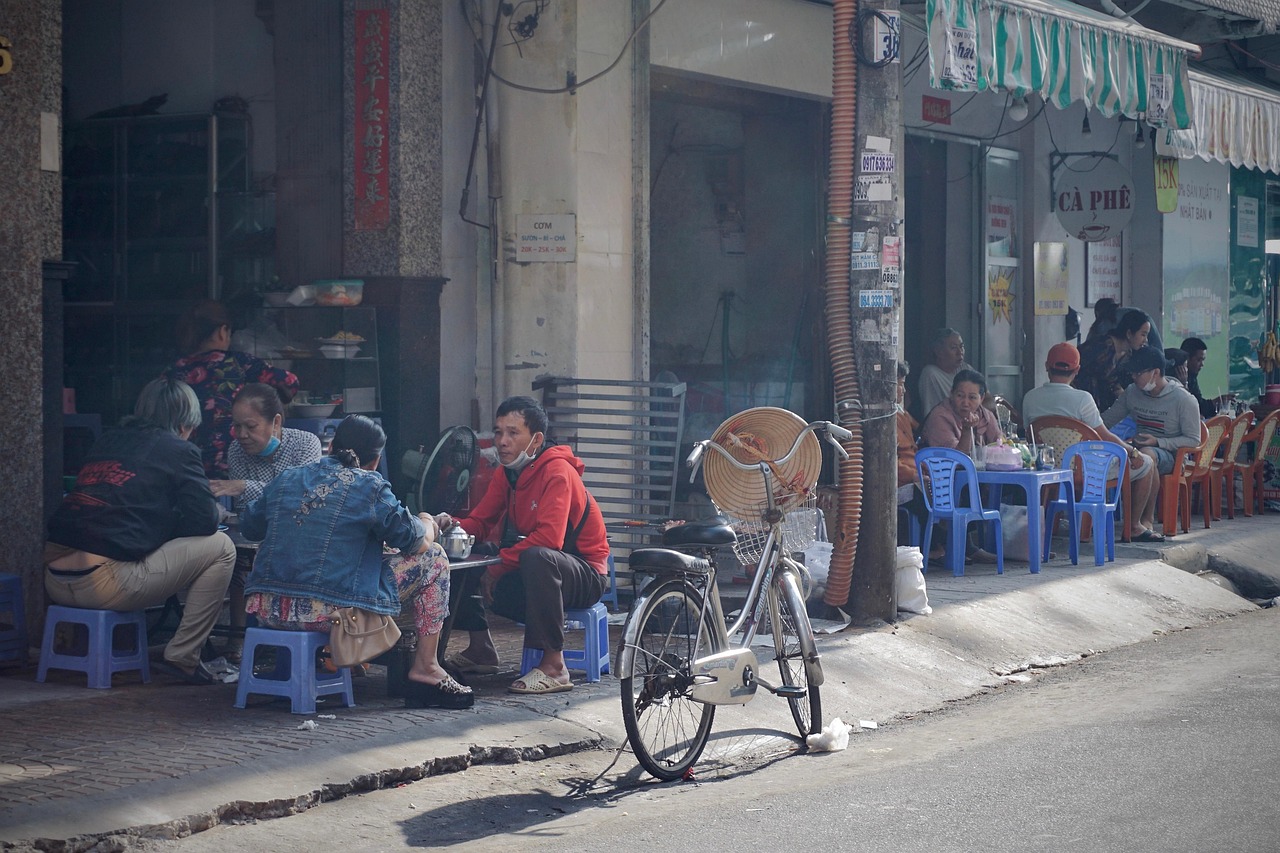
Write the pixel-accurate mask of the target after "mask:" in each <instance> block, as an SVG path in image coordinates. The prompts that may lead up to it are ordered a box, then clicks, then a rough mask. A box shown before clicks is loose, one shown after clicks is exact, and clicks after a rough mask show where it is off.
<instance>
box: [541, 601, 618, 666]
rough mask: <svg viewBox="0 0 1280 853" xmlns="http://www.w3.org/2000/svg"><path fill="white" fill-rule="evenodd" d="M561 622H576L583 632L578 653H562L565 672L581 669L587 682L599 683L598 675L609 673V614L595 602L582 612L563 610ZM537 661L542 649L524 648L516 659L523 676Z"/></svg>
mask: <svg viewBox="0 0 1280 853" xmlns="http://www.w3.org/2000/svg"><path fill="white" fill-rule="evenodd" d="M564 621H565V622H566V623H568V622H577V623H578V624H580V625H582V627H583V628H584V629H586V630H585V632H584V636H583V640H582V649H581V651H579V650H577V649H565V650H564V662H565V665H566V666H568V667H569V669H579V670H585V671H586V673H587V681H591V682H595V681H599V680H600V673H602V672H608V671H609V611H608V610H607V609H605V606H604V605H603V604H601V603H599V602H596V603H595V604H593V605H591V606H590V607H588V608H587V609H585V610H566V611H565V612H564ZM541 662H542V649H525V650H524V655H523V656H522V657H521V659H520V673H521V674H522V675H523V674H524V673H526V672H528V671H529V670H531V669H533V668H534V667H535V666H537V665H538V664H539V663H541ZM575 664H576V666H575Z"/></svg>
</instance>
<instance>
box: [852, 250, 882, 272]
mask: <svg viewBox="0 0 1280 853" xmlns="http://www.w3.org/2000/svg"><path fill="white" fill-rule="evenodd" d="M849 269H851V270H878V269H880V256H879V255H878V254H876V253H875V252H854V253H853V254H852V255H850V257H849Z"/></svg>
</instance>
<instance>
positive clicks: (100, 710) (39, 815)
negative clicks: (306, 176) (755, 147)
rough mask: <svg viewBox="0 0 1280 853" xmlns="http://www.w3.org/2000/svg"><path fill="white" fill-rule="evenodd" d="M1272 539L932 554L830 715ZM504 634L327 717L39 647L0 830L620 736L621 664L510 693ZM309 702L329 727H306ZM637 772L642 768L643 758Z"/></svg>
mask: <svg viewBox="0 0 1280 853" xmlns="http://www.w3.org/2000/svg"><path fill="white" fill-rule="evenodd" d="M1278 546H1280V516H1276V515H1268V516H1264V517H1255V518H1251V519H1242V518H1241V519H1236V520H1234V521H1227V520H1224V521H1222V522H1220V523H1218V524H1215V527H1214V528H1213V529H1212V530H1208V531H1205V530H1202V529H1193V530H1192V532H1191V534H1188V535H1183V536H1179V537H1177V539H1175V540H1172V543H1171V544H1170V545H1168V546H1142V547H1136V546H1120V547H1118V548H1117V554H1116V556H1117V560H1116V562H1115V563H1109V564H1107V565H1106V566H1104V567H1094V566H1093V565H1092V560H1091V551H1090V556H1088V557H1086V555H1084V554H1082V555H1081V556H1082V560H1081V565H1079V566H1071V565H1070V563H1069V562H1068V561H1067V560H1065V559H1063V558H1061V557H1059V558H1057V559H1055V560H1052V561H1050V562H1049V563H1047V564H1046V565H1045V566H1044V569H1043V571H1042V572H1041V574H1039V575H1031V574H1029V573H1028V572H1027V569H1026V565H1025V564H1019V563H1010V564H1008V565H1007V566H1006V571H1005V574H1004V575H1002V576H998V575H996V574H995V573H994V569H993V568H992V567H970V574H968V575H966V576H965V577H962V578H953V577H950V576H949V575H946V574H945V573H944V572H942V571H940V570H938V569H934V570H933V571H931V572H930V573H929V574H928V575H927V576H926V579H927V582H928V591H929V598H930V603H931V604H932V605H933V607H934V608H935V610H934V613H933V615H931V616H907V614H903V616H904V617H906V618H904V619H903V620H901V621H899V622H897V623H895V624H893V625H888V626H882V627H879V628H873V629H861V630H853V631H846V632H844V633H842V634H838V635H835V636H826V637H821V638H820V640H819V643H820V651H821V652H822V655H823V664H824V669H825V674H826V683H825V684H824V685H823V687H822V694H821V695H822V705H823V712H824V717H825V719H826V720H828V721H829V720H830V719H832V718H833V717H837V716H839V717H841V718H843V719H844V720H845V721H847V722H853V723H855V724H856V723H857V722H858V721H859V720H873V721H876V722H878V723H880V724H884V723H886V722H890V721H893V720H895V719H902V718H905V717H910V716H914V715H916V714H919V713H922V712H927V711H930V710H934V709H937V708H939V707H941V706H942V705H943V704H944V703H946V702H949V701H954V700H957V699H962V698H965V697H968V696H972V695H974V694H976V693H979V692H982V691H984V690H987V689H990V688H992V687H994V686H997V685H999V684H1002V683H1007V682H1009V681H1016V680H1025V676H1019V675H1018V673H1021V672H1024V671H1025V670H1028V669H1031V668H1034V667H1037V666H1049V665H1054V664H1058V663H1063V662H1067V661H1070V660H1075V659H1078V658H1079V657H1080V656H1083V655H1088V654H1091V653H1094V652H1098V651H1103V650H1106V649H1109V648H1115V647H1117V646H1121V645H1125V644H1129V643H1134V642H1138V641H1140V640H1143V639H1146V638H1149V637H1150V636H1151V635H1152V633H1153V632H1155V633H1158V632H1162V631H1171V630H1180V629H1182V628H1184V627H1189V626H1194V625H1197V624H1203V623H1206V622H1210V621H1213V620H1216V619H1221V618H1225V617H1228V616H1232V615H1235V614H1237V613H1241V612H1245V611H1248V610H1252V609H1254V605H1253V604H1252V603H1250V602H1249V601H1247V600H1245V599H1243V598H1240V597H1239V596H1236V595H1234V594H1233V593H1231V592H1228V591H1226V590H1224V589H1222V588H1220V587H1219V586H1217V585H1215V584H1213V583H1210V582H1209V581H1207V580H1205V579H1203V578H1200V577H1197V576H1195V575H1194V574H1192V573H1191V572H1193V571H1196V570H1198V569H1201V568H1203V567H1204V566H1205V565H1206V563H1207V562H1208V560H1209V559H1210V558H1211V557H1215V558H1216V559H1224V558H1229V559H1231V560H1234V561H1235V562H1237V563H1241V562H1244V563H1246V564H1248V563H1256V565H1254V566H1253V567H1254V568H1262V569H1268V570H1271V571H1274V569H1271V565H1272V564H1273V563H1274V561H1273V560H1272V559H1271V558H1270V557H1269V556H1268V555H1270V554H1274V553H1275V552H1276V550H1277V547H1278ZM1056 550H1058V552H1059V553H1063V552H1064V551H1065V548H1063V547H1058V548H1056ZM1170 563H1172V564H1173V565H1171V564H1170ZM1175 566H1176V567H1175ZM614 630H615V632H616V628H615V629H614ZM616 636H617V635H616V633H614V636H613V639H614V641H615V642H616ZM460 640H461V638H459V641H460ZM500 645H501V646H502V648H501V651H502V653H503V655H504V660H505V661H506V662H508V663H509V665H510V669H509V670H508V671H507V672H504V673H501V674H499V675H497V676H493V677H486V678H477V679H473V681H472V683H473V686H475V688H476V690H477V693H478V700H477V703H476V706H475V708H474V709H472V710H470V711H463V712H454V711H447V712H446V711H436V710H421V711H416V710H406V709H405V708H404V707H403V705H402V703H401V702H400V701H398V700H392V699H388V698H386V683H385V678H384V677H383V676H382V675H381V673H380V668H375V669H374V672H375V673H377V674H375V675H372V676H371V677H366V678H360V679H356V680H355V692H356V703H357V707H355V708H352V709H346V708H342V707H335V706H336V705H338V704H340V703H337V702H332V703H329V704H328V705H321V706H320V710H319V713H320V714H334V715H336V719H333V720H325V719H317V718H316V717H303V716H295V715H293V714H290V713H289V712H288V706H287V704H286V703H285V702H283V701H281V702H273V701H269V700H268V699H267V698H266V697H256V698H251V699H250V706H249V708H248V709H246V710H244V711H237V710H234V709H233V708H232V707H231V704H232V701H233V699H234V695H235V688H234V686H233V685H219V686H215V687H189V686H185V685H177V684H173V683H171V682H170V683H166V682H165V681H164V680H162V679H161V678H159V677H157V678H155V679H154V680H153V682H152V683H151V684H150V685H143V684H141V683H140V682H139V681H138V680H137V677H136V675H132V674H130V675H121V676H117V681H116V683H117V686H116V687H114V688H113V689H111V690H109V691H96V690H88V689H86V688H84V687H83V686H82V685H83V684H84V676H83V675H77V674H74V673H64V672H53V673H50V677H49V682H48V683H46V684H36V683H35V682H34V676H35V667H34V663H33V664H32V665H31V666H30V667H28V668H27V669H24V670H14V669H8V670H0V731H3V732H4V737H3V743H0V849H4V850H11V849H19V850H20V849H33V844H34V842H36V840H37V839H43V840H44V849H48V848H49V846H50V845H49V842H50V841H66V842H67V843H66V844H65V845H62V846H59V847H58V849H66V850H83V849H87V848H88V847H91V846H92V845H93V844H94V843H96V842H97V841H98V840H100V839H101V838H103V837H104V836H107V835H113V834H114V835H118V836H122V837H121V838H119V839H118V840H119V841H120V842H121V844H122V845H123V843H124V842H126V841H127V838H126V837H125V836H138V835H145V836H151V837H175V836H180V835H184V834H187V833H189V832H198V831H201V830H202V829H205V828H207V827H208V826H210V825H213V824H216V823H218V822H220V821H232V820H235V819H237V818H238V817H246V818H248V817H259V818H262V817H270V816H277V815H282V814H287V813H290V812H295V811H300V810H304V809H306V808H309V807H311V806H312V805H314V804H316V803H318V802H322V801H324V800H327V799H334V798H337V797H341V796H344V795H346V794H348V793H353V792H358V791H364V790H370V789H375V788H379V787H386V786H388V785H394V784H396V783H398V782H401V781H412V780H415V779H419V778H423V777H424V776H427V775H434V774H438V773H445V772H451V771H456V770H463V769H465V768H466V767H468V766H470V765H471V764H476V763H486V762H514V761H520V760H531V759H537V758H541V757H545V756H548V755H554V754H560V753H565V752H572V751H576V750H584V749H593V748H606V749H615V748H617V747H619V746H621V745H623V744H624V742H625V735H624V732H623V727H622V719H621V713H620V710H619V701H618V686H617V682H616V681H615V680H614V679H613V678H612V677H611V676H606V677H605V678H604V680H602V681H601V682H600V683H598V684H594V685H588V684H585V683H583V682H581V681H579V682H578V683H577V685H576V686H575V688H574V690H573V691H572V692H570V693H565V694H557V695H553V696H546V697H522V696H515V695H512V694H508V693H506V692H505V687H506V685H507V684H508V683H509V682H510V681H511V680H512V679H513V678H515V677H516V672H515V667H516V666H517V665H518V662H519V645H520V629H519V628H517V627H516V626H509V627H507V628H505V629H504V630H502V631H501V632H500ZM766 665H767V666H771V664H768V663H767V662H765V661H762V666H766ZM304 719H317V722H318V724H319V725H318V728H316V729H314V730H309V731H307V730H299V729H298V728H297V726H298V724H299V723H301V722H302V721H303V720H304ZM790 726H791V724H790V718H789V714H788V712H787V708H786V705H785V703H783V702H781V701H778V700H777V699H774V698H773V697H770V696H768V695H762V696H761V697H760V699H759V701H756V702H753V703H752V704H751V705H749V706H747V707H746V708H743V709H738V708H725V709H722V710H721V712H720V713H719V714H718V715H717V719H716V727H715V730H714V733H713V739H712V742H711V744H710V745H709V746H708V749H707V751H706V753H705V754H704V757H703V759H702V761H701V762H700V764H699V770H700V772H703V773H704V774H705V773H709V772H714V768H715V767H716V766H717V765H723V764H726V763H730V762H732V761H733V760H734V758H735V757H737V756H739V755H742V754H748V753H749V754H759V753H760V752H762V751H773V752H780V751H786V750H788V749H793V748H794V745H795V741H794V738H787V737H786V733H787V732H788V731H790V730H791V728H790ZM855 731H856V729H855ZM633 766H634V761H633V759H632V758H631V757H630V756H629V755H627V754H624V755H623V756H622V757H621V758H620V761H619V768H620V769H621V770H623V771H625V770H626V769H628V768H629V767H633ZM704 767H705V768H706V769H705V770H704ZM629 778H635V779H637V780H639V779H640V778H641V777H640V774H639V771H638V770H636V771H635V772H633V773H632V775H631V777H629ZM117 849H119V848H117Z"/></svg>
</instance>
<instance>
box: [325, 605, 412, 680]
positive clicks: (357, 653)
mask: <svg viewBox="0 0 1280 853" xmlns="http://www.w3.org/2000/svg"><path fill="white" fill-rule="evenodd" d="M329 619H330V622H331V624H330V626H329V653H330V655H331V656H332V658H333V664H334V666H340V667H341V666H355V665H356V664H360V663H364V662H365V661H368V660H373V659H374V658H376V657H377V656H378V655H380V654H382V653H383V652H386V651H389V650H390V649H391V647H392V646H394V645H395V644H396V641H397V640H399V639H400V626H398V625H397V624H396V623H395V620H394V619H392V618H391V617H390V616H388V615H386V614H385V613H373V612H370V611H368V610H363V609H361V608H359V607H339V608H338V609H337V610H335V611H334V612H333V613H331V614H330V615H329Z"/></svg>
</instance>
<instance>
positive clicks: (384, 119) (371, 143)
mask: <svg viewBox="0 0 1280 853" xmlns="http://www.w3.org/2000/svg"><path fill="white" fill-rule="evenodd" d="M390 20H391V19H390V13H389V12H388V11H387V10H386V9H360V10H357V11H356V26H355V33H356V68H355V87H356V90H355V96H356V97H355V143H356V144H355V196H356V198H355V205H356V210H355V220H356V221H355V230H357V231H379V230H381V229H383V228H386V227H387V225H388V223H389V222H390V221H391V201H390V198H389V196H390V187H391V180H390V176H389V174H388V166H389V159H390V150H391V144H390V141H389V139H388V134H387V129H388V127H389V126H390V103H389V100H388V99H389V91H390V85H389V84H388V82H387V64H388V61H389V59H390V52H391V32H390Z"/></svg>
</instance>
